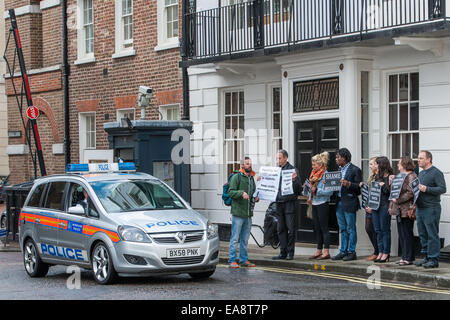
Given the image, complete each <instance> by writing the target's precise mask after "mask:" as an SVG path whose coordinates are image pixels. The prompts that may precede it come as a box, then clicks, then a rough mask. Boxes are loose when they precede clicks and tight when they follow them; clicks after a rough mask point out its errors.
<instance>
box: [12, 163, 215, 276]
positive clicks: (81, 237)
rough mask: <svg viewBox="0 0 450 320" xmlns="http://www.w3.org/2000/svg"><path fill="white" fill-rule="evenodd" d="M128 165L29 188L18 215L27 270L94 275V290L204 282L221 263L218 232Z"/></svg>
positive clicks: (92, 169) (83, 170)
mask: <svg viewBox="0 0 450 320" xmlns="http://www.w3.org/2000/svg"><path fill="white" fill-rule="evenodd" d="M135 169H136V167H135V165H134V164H133V163H118V164H117V163H115V164H72V165H68V166H67V170H66V171H67V173H66V174H64V175H54V176H48V177H43V178H39V179H37V180H35V182H34V185H33V187H32V189H31V191H30V193H29V195H28V197H27V199H26V201H25V204H24V207H23V208H22V211H21V213H20V217H19V225H20V244H21V249H22V253H23V260H24V266H25V270H26V272H27V273H28V275H30V276H31V277H43V276H45V275H46V274H47V272H48V268H49V267H50V266H52V265H77V266H79V267H83V268H87V269H92V270H93V273H94V278H95V280H96V281H97V282H98V283H100V284H109V283H112V282H114V280H115V279H116V278H117V276H149V275H155V274H180V273H188V274H189V275H190V276H191V277H193V278H207V277H210V276H211V275H212V274H213V273H214V271H215V268H216V265H217V264H218V262H219V238H218V228H217V225H215V224H212V223H210V222H209V221H208V220H207V219H206V218H205V217H203V216H202V215H201V214H199V213H198V212H196V211H194V210H193V209H192V208H191V207H190V206H189V204H188V203H186V202H185V201H184V200H183V199H182V198H181V197H180V196H179V195H178V194H177V193H176V192H175V191H173V190H172V189H171V188H170V187H169V186H167V185H166V184H165V183H163V182H162V181H160V180H159V179H157V178H155V177H152V176H151V175H148V174H145V173H136V172H135Z"/></svg>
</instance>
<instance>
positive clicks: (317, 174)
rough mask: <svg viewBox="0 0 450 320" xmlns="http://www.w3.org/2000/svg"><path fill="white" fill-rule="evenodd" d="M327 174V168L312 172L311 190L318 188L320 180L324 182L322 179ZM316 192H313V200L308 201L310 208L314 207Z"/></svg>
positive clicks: (310, 176) (310, 178) (310, 179)
mask: <svg viewBox="0 0 450 320" xmlns="http://www.w3.org/2000/svg"><path fill="white" fill-rule="evenodd" d="M324 173H325V168H323V167H322V168H320V169H318V170H312V171H311V174H310V175H309V182H310V183H311V188H313V187H316V188H317V185H318V184H319V182H320V180H322V177H323V175H324ZM314 194H315V192H314V193H313V192H311V198H309V199H308V200H307V203H308V206H312V198H313V196H314Z"/></svg>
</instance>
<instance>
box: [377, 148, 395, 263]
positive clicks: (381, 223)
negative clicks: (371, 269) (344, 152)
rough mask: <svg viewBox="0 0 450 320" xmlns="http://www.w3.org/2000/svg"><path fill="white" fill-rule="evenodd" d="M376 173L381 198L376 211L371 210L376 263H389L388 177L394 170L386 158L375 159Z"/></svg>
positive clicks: (389, 218)
mask: <svg viewBox="0 0 450 320" xmlns="http://www.w3.org/2000/svg"><path fill="white" fill-rule="evenodd" d="M375 161H376V163H377V165H378V172H377V174H376V176H375V182H378V184H379V186H380V187H381V196H380V200H379V202H380V203H379V206H378V209H377V210H373V209H372V219H373V220H372V221H373V227H374V229H375V233H376V234H377V243H378V252H379V253H378V257H377V259H376V260H375V262H377V263H384V262H387V261H389V257H390V253H391V216H390V215H389V195H390V188H389V176H390V175H392V174H393V172H394V170H393V169H392V167H391V163H390V161H389V159H388V158H386V157H377V158H376V160H375Z"/></svg>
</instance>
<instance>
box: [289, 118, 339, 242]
mask: <svg viewBox="0 0 450 320" xmlns="http://www.w3.org/2000/svg"><path fill="white" fill-rule="evenodd" d="M295 139H296V140H295V141H296V142H295V143H296V145H295V153H296V163H295V166H296V167H297V168H298V170H299V171H300V176H301V180H302V182H304V181H305V179H307V178H309V175H310V173H311V169H312V166H311V158H312V157H313V156H315V155H316V154H318V153H321V152H325V151H328V152H329V154H330V158H329V162H328V171H336V170H338V168H337V165H336V161H335V157H336V151H337V150H338V148H339V119H328V120H313V121H301V122H296V123H295ZM335 200H336V199H335V196H333V197H332V198H331V201H330V220H329V229H330V233H331V234H330V237H331V244H333V245H337V244H339V228H338V224H337V220H336V201H335ZM306 211H307V204H306V197H300V198H299V200H298V203H297V219H296V221H297V229H296V230H297V232H296V241H298V242H308V243H315V242H316V239H315V236H314V226H313V221H312V220H311V219H309V218H308V217H307V216H306Z"/></svg>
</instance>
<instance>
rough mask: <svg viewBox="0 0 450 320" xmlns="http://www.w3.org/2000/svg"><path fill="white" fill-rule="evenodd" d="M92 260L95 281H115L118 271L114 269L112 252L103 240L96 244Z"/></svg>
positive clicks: (105, 282)
mask: <svg viewBox="0 0 450 320" xmlns="http://www.w3.org/2000/svg"><path fill="white" fill-rule="evenodd" d="M91 261H92V270H93V271H94V279H95V281H97V282H98V283H99V284H111V283H114V281H115V280H116V278H117V273H116V270H114V265H113V262H112V257H111V254H110V253H109V250H108V248H107V247H106V245H105V244H104V243H103V242H100V243H98V244H96V245H95V247H94V250H93V251H92V259H91Z"/></svg>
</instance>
